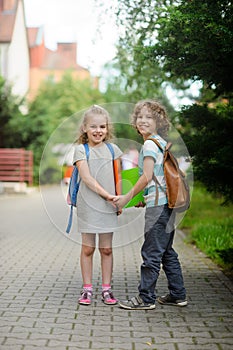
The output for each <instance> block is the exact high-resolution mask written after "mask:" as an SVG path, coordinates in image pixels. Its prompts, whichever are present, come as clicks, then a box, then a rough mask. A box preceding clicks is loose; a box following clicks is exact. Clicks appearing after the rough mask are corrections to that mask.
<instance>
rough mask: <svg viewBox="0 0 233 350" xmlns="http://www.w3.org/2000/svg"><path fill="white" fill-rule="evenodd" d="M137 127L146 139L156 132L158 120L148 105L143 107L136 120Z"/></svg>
mask: <svg viewBox="0 0 233 350" xmlns="http://www.w3.org/2000/svg"><path fill="white" fill-rule="evenodd" d="M136 128H137V130H138V131H139V132H140V134H141V135H142V137H143V139H144V140H146V139H147V138H148V137H150V136H151V135H153V134H156V133H157V131H156V121H155V119H154V118H153V116H152V113H151V111H150V110H149V109H148V108H147V107H146V106H144V107H142V109H141V112H140V114H139V115H138V117H137V120H136Z"/></svg>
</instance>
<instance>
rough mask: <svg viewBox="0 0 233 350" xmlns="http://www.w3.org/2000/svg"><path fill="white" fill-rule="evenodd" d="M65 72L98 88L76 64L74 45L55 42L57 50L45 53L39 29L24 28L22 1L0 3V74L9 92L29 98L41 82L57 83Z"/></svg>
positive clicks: (92, 79)
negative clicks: (9, 86)
mask: <svg viewBox="0 0 233 350" xmlns="http://www.w3.org/2000/svg"><path fill="white" fill-rule="evenodd" d="M67 70H69V71H70V72H71V74H72V76H73V77H74V78H75V79H80V80H84V79H90V80H91V82H92V84H93V86H94V87H96V88H97V87H98V79H97V78H93V77H91V75H90V72H89V71H88V70H87V69H85V68H84V67H82V66H80V65H79V64H77V44H76V43H74V42H72V43H58V44H57V50H55V51H53V50H49V49H48V48H46V47H45V44H44V33H43V28H42V27H41V28H26V22H25V12H24V3H23V0H0V75H1V76H3V77H4V78H5V79H6V81H7V82H9V83H10V84H11V85H12V93H13V94H14V95H18V96H21V97H23V96H27V98H28V99H29V100H30V99H33V98H34V97H35V96H36V94H37V92H38V88H39V86H40V84H41V83H42V82H43V81H44V80H47V79H53V80H54V82H57V81H59V80H60V79H61V78H62V76H63V75H64V73H65V71H67Z"/></svg>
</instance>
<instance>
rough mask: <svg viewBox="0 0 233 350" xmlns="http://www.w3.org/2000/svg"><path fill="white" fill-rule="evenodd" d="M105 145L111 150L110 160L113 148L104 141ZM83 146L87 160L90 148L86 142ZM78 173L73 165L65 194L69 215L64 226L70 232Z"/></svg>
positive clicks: (78, 183)
mask: <svg viewBox="0 0 233 350" xmlns="http://www.w3.org/2000/svg"><path fill="white" fill-rule="evenodd" d="M106 145H107V146H108V149H109V151H110V152H111V155H112V160H114V150H113V147H112V145H111V144H110V143H106ZM84 148H85V152H86V158H87V161H88V159H89V155H90V150H89V146H88V144H87V143H84ZM78 175H79V173H78V168H77V167H76V166H75V165H74V167H73V171H72V175H71V178H70V183H69V189H68V194H67V203H68V204H69V205H70V215H69V221H68V225H67V228H66V233H70V230H71V226H72V221H73V208H74V207H76V206H77V195H78V190H79V186H80V181H81V179H79V176H78Z"/></svg>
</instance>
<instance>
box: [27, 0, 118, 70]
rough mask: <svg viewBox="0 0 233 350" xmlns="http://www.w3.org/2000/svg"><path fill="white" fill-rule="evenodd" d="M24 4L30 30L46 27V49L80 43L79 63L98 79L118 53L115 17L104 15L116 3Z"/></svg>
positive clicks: (54, 0)
mask: <svg viewBox="0 0 233 350" xmlns="http://www.w3.org/2000/svg"><path fill="white" fill-rule="evenodd" d="M101 2H102V3H103V6H102V7H101V6H100V5H98V6H97V4H96V3H97V1H96V0H24V7H25V17H26V25H27V27H37V26H43V28H44V38H45V46H46V47H48V48H49V49H51V50H55V49H56V43H57V42H77V46H78V51H77V63H78V64H80V65H82V66H83V67H85V68H88V69H89V70H90V72H91V74H92V75H99V74H100V73H101V69H102V66H103V65H104V64H105V63H107V62H109V61H111V60H112V59H113V58H114V56H115V53H116V50H115V43H116V41H117V29H116V26H115V22H114V19H113V16H111V15H110V13H108V15H106V14H105V11H104V9H105V8H108V9H109V8H110V5H113V4H114V0H102V1H101Z"/></svg>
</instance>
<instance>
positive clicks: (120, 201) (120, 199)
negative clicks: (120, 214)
mask: <svg viewBox="0 0 233 350" xmlns="http://www.w3.org/2000/svg"><path fill="white" fill-rule="evenodd" d="M128 202H129V199H128V197H127V195H121V196H115V197H114V198H113V203H114V204H115V205H116V206H117V207H118V208H120V209H122V208H123V207H124V206H125V205H126V204H127V203H128Z"/></svg>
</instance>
